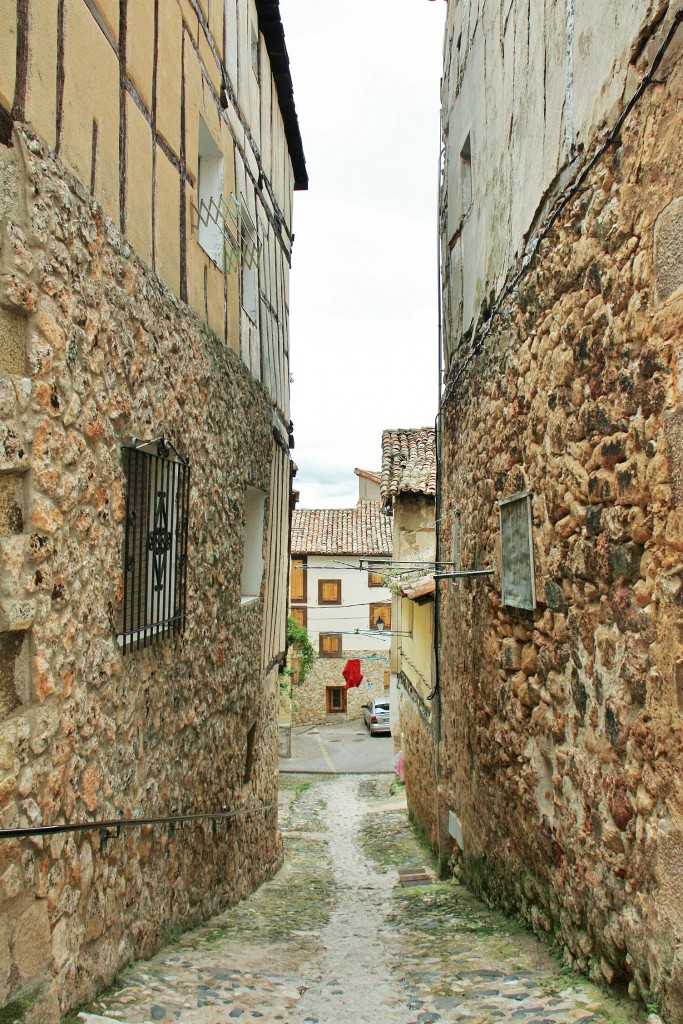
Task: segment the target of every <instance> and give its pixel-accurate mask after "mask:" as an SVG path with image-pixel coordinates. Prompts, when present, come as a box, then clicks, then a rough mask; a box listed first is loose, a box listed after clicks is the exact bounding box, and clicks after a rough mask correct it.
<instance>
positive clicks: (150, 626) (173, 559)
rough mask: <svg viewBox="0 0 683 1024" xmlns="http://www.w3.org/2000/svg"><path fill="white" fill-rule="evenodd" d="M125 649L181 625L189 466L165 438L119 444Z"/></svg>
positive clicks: (122, 639)
mask: <svg viewBox="0 0 683 1024" xmlns="http://www.w3.org/2000/svg"><path fill="white" fill-rule="evenodd" d="M123 472H124V475H125V479H126V519H125V536H124V551H123V607H122V612H121V628H120V630H119V632H118V642H119V644H120V645H121V647H122V648H123V652H124V654H125V653H126V652H127V651H129V650H130V649H131V648H133V647H134V648H136V649H139V648H140V647H147V645H148V644H150V643H156V642H157V641H159V640H163V639H165V638H166V637H170V636H172V635H174V634H176V633H183V632H184V631H185V620H186V592H187V537H188V518H189V495H190V470H189V465H188V463H187V460H186V459H184V458H182V456H180V455H178V453H177V452H176V451H175V449H174V448H173V447H172V446H171V445H170V444H169V443H168V442H167V441H165V439H164V438H163V436H162V437H161V438H160V439H159V440H158V441H154V442H149V443H147V444H144V443H143V444H138V445H137V446H135V445H134V444H133V445H131V446H130V447H125V448H124V449H123Z"/></svg>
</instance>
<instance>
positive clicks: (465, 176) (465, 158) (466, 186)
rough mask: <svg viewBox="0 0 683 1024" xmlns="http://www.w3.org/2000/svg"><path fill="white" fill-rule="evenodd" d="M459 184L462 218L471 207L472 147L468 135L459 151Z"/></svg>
mask: <svg viewBox="0 0 683 1024" xmlns="http://www.w3.org/2000/svg"><path fill="white" fill-rule="evenodd" d="M460 183H461V189H462V212H463V216H464V215H465V214H466V213H467V211H468V210H469V208H470V206H471V205H472V146H471V142H470V136H469V133H468V135H467V138H466V139H465V144H464V145H463V147H462V149H461V150H460Z"/></svg>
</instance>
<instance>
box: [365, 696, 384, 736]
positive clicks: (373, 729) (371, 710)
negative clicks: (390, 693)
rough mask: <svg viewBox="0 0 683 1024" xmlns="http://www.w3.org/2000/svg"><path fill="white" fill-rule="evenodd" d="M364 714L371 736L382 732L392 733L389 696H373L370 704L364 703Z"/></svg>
mask: <svg viewBox="0 0 683 1024" xmlns="http://www.w3.org/2000/svg"><path fill="white" fill-rule="evenodd" d="M363 715H364V716H365V724H366V725H367V727H368V730H369V732H370V735H371V736H375V735H377V733H381V732H386V733H389V734H390V735H391V726H390V725H389V698H388V697H373V699H372V700H371V701H370V703H369V704H364V705H363Z"/></svg>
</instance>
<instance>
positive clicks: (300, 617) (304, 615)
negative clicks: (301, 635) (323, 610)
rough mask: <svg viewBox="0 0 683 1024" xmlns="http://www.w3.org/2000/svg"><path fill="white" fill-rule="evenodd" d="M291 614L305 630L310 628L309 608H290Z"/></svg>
mask: <svg viewBox="0 0 683 1024" xmlns="http://www.w3.org/2000/svg"><path fill="white" fill-rule="evenodd" d="M289 614H290V615H291V616H292V618H293V619H294V620H295V621H296V622H298V623H299V625H300V626H303V627H304V629H307V628H308V608H290V610H289Z"/></svg>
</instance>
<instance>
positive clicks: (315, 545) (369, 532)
mask: <svg viewBox="0 0 683 1024" xmlns="http://www.w3.org/2000/svg"><path fill="white" fill-rule="evenodd" d="M380 509H381V505H380V503H379V502H378V501H359V502H358V504H357V506H356V507H355V508H297V509H294V512H293V513H292V554H293V555H390V554H391V550H392V520H391V518H390V517H389V516H385V515H383V514H382V512H381V511H380Z"/></svg>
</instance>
